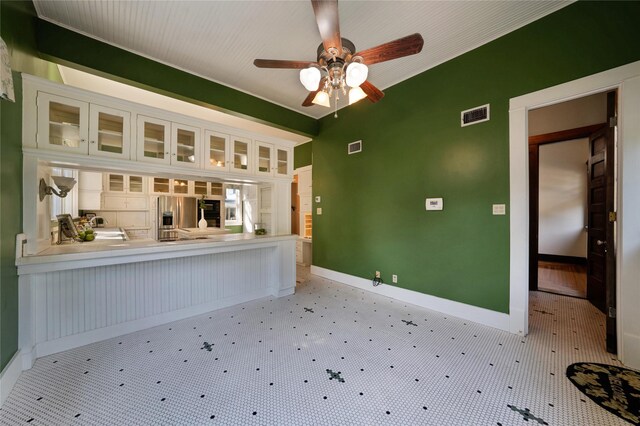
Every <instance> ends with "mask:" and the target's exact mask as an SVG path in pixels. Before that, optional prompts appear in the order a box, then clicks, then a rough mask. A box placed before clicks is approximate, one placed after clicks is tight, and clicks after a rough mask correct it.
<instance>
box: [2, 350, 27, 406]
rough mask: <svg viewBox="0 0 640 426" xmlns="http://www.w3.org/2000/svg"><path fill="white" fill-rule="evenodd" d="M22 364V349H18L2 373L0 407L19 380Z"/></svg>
mask: <svg viewBox="0 0 640 426" xmlns="http://www.w3.org/2000/svg"><path fill="white" fill-rule="evenodd" d="M21 367H22V366H21V365H20V351H17V352H16V353H15V354H13V356H12V357H11V360H9V363H8V364H7V365H6V366H5V367H4V370H2V373H0V407H1V406H2V405H3V404H4V402H5V401H6V400H7V397H8V396H9V394H10V393H11V389H13V386H14V385H15V384H16V382H17V381H18V378H19V377H20V373H22V368H21Z"/></svg>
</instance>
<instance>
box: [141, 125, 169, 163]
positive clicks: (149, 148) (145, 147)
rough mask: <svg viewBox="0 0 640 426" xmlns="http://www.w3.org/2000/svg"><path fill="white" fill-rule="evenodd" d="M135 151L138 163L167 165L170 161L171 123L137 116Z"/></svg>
mask: <svg viewBox="0 0 640 426" xmlns="http://www.w3.org/2000/svg"><path fill="white" fill-rule="evenodd" d="M137 125H138V126H137V128H138V137H137V140H136V150H137V154H138V155H137V158H138V161H145V162H148V163H159V164H169V162H170V160H171V156H170V155H169V154H170V150H171V136H170V133H171V122H169V121H166V120H161V119H158V118H153V117H146V116H143V115H139V116H138V122H137Z"/></svg>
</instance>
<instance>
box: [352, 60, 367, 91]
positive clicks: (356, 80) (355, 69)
mask: <svg viewBox="0 0 640 426" xmlns="http://www.w3.org/2000/svg"><path fill="white" fill-rule="evenodd" d="M368 74H369V68H367V66H366V65H365V64H361V63H359V62H352V63H350V64H349V66H347V86H349V87H358V86H360V85H361V84H362V83H364V82H365V80H366V79H367V75H368Z"/></svg>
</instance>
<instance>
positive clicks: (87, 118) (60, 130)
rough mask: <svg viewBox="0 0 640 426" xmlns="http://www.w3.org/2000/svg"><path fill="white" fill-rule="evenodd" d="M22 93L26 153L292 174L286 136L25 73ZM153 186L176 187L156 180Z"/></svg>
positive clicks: (127, 165)
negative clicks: (261, 133)
mask: <svg viewBox="0 0 640 426" xmlns="http://www.w3.org/2000/svg"><path fill="white" fill-rule="evenodd" d="M23 96H24V107H23V108H24V111H25V118H24V126H23V127H24V132H23V146H24V147H25V148H27V150H26V151H25V152H26V154H27V155H30V153H29V149H36V148H37V149H38V151H40V150H43V151H41V152H45V151H48V152H49V154H48V156H49V157H52V158H55V159H57V160H58V159H61V158H62V159H63V160H66V158H65V157H66V156H67V155H68V154H71V155H76V156H80V155H84V156H89V158H88V163H87V164H89V163H90V164H91V165H92V166H96V167H104V168H106V169H118V170H127V171H134V173H145V174H154V173H155V172H161V173H167V172H169V171H171V172H174V173H178V174H180V173H184V175H185V176H189V175H191V176H194V170H198V173H197V174H195V175H200V176H202V177H203V178H204V177H208V178H214V179H225V178H226V177H227V176H229V177H230V178H235V179H245V176H247V177H264V178H265V180H270V179H272V178H287V179H288V178H291V177H292V155H293V151H292V148H293V147H292V143H291V142H289V141H286V140H279V139H275V138H272V137H270V136H259V135H257V134H253V133H251V132H248V131H244V130H242V129H232V128H229V127H225V126H223V125H219V124H216V123H212V122H210V121H207V120H205V119H201V118H196V117H190V116H187V115H182V114H179V113H176V112H171V111H165V110H161V109H158V108H154V107H151V106H148V105H139V104H135V103H133V102H129V101H126V100H121V99H116V98H112V97H109V96H106V95H101V94H97V93H91V92H87V91H85V90H82V89H79V88H73V87H69V86H65V85H60V84H57V83H53V82H49V81H45V80H42V79H39V78H37V77H33V76H28V75H25V76H24V87H23ZM256 137H257V139H255V138H256ZM54 152H55V153H54ZM42 155H44V156H46V154H42ZM38 156H40V152H38ZM114 160H117V161H114ZM120 160H126V161H122V162H121V161H120ZM73 161H80V160H73ZM114 166H115V167H114ZM240 175H242V176H240ZM145 183H146V182H145ZM127 184H128V183H125V182H123V183H122V185H123V187H124V186H125V185H127ZM153 185H155V183H154V184H153ZM143 186H145V187H146V185H143ZM105 190H107V188H106V187H105ZM157 190H158V191H157V193H165V191H169V192H173V191H181V190H183V188H173V187H170V188H169V187H167V185H166V184H161V183H159V182H158V188H157ZM198 191H199V192H204V191H205V189H204V187H199V188H198ZM207 191H209V189H207ZM112 192H114V191H112ZM115 192H118V191H115Z"/></svg>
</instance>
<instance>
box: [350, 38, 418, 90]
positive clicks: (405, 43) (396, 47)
mask: <svg viewBox="0 0 640 426" xmlns="http://www.w3.org/2000/svg"><path fill="white" fill-rule="evenodd" d="M423 45H424V40H423V39H422V36H421V35H420V34H418V33H416V34H411V35H410V36H406V37H402V38H399V39H397V40H393V41H390V42H388V43H384V44H381V45H380V46H376V47H372V48H370V49H366V50H363V51H362V52H358V53H356V54H355V56H362V59H363V62H364V63H365V64H366V65H371V64H377V63H378V62H385V61H390V60H392V59H398V58H402V57H403V56H409V55H415V54H416V53H420V51H422V46H423ZM363 90H364V89H363Z"/></svg>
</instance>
